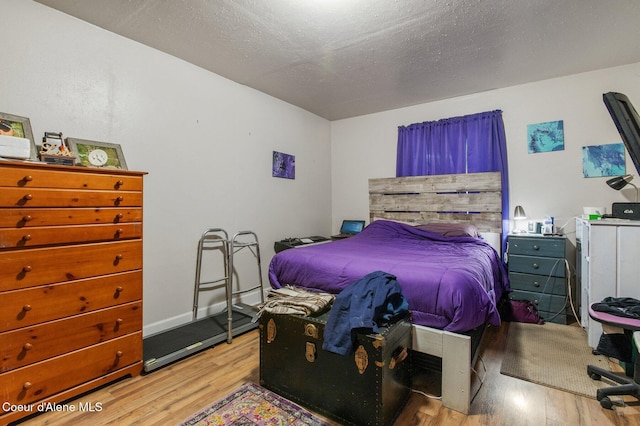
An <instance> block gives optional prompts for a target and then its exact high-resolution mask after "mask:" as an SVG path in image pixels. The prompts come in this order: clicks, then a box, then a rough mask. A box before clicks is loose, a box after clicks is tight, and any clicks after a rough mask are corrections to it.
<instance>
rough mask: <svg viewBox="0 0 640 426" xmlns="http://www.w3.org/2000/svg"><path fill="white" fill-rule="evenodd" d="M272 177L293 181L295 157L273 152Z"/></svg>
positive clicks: (294, 176)
mask: <svg viewBox="0 0 640 426" xmlns="http://www.w3.org/2000/svg"><path fill="white" fill-rule="evenodd" d="M272 176H273V177H280V178H285V179H295V178H296V156H295V155H291V154H285V153H283V152H278V151H273V166H272Z"/></svg>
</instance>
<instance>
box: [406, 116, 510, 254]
mask: <svg viewBox="0 0 640 426" xmlns="http://www.w3.org/2000/svg"><path fill="white" fill-rule="evenodd" d="M465 172H466V173H479V172H500V173H501V174H502V246H503V247H502V248H503V253H504V250H505V246H506V238H507V234H508V233H509V173H508V172H509V170H508V167H507V141H506V137H505V132H504V123H503V122H502V111H500V110H496V111H488V112H481V113H478V114H471V115H465V116H462V117H454V118H447V119H443V120H438V121H427V122H424V123H416V124H411V125H409V126H400V127H398V152H397V157H396V176H398V177H400V176H424V175H439V174H449V173H465Z"/></svg>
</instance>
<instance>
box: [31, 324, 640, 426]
mask: <svg viewBox="0 0 640 426" xmlns="http://www.w3.org/2000/svg"><path fill="white" fill-rule="evenodd" d="M506 331H507V327H506V325H503V326H502V327H500V328H490V329H489V330H488V332H487V334H486V336H485V340H484V342H483V346H482V348H481V356H482V359H483V360H484V364H485V366H486V369H487V372H486V376H485V379H484V384H483V385H482V387H481V388H480V390H479V392H478V393H477V395H476V397H475V399H474V401H473V403H472V405H471V413H470V414H469V415H466V416H465V415H463V414H461V413H458V412H455V411H452V410H449V409H446V408H444V407H442V405H441V404H440V402H439V401H438V400H435V399H429V398H426V397H424V396H422V395H420V394H417V393H415V394H413V395H412V396H411V398H410V400H409V402H408V403H407V405H406V407H405V409H404V410H403V412H402V414H401V415H400V417H399V418H398V419H397V421H396V423H395V424H396V425H416V426H417V425H456V426H457V425H509V426H511V425H536V426H538V425H640V405H639V404H638V403H636V402H635V399H634V398H630V399H629V404H628V405H626V406H624V407H616V408H615V410H613V411H610V410H605V409H603V408H601V407H600V404H599V403H598V402H597V401H596V400H595V399H590V398H584V397H579V396H576V395H573V394H570V393H566V392H561V391H558V390H555V389H551V388H547V387H544V386H539V385H535V384H532V383H529V382H525V381H522V380H518V379H514V378H511V377H507V376H503V375H501V374H500V364H501V360H502V351H503V348H504V344H505V337H506ZM258 356H259V341H258V331H257V330H255V331H251V332H249V333H247V334H244V335H242V336H239V337H237V338H236V339H234V342H233V343H232V344H231V345H228V344H226V343H221V344H220V345H218V346H216V347H214V348H211V349H209V350H207V351H204V352H202V353H200V354H197V355H194V356H192V357H190V358H187V359H185V360H182V361H180V362H177V363H175V364H172V365H170V366H167V367H164V368H162V369H159V370H157V371H154V372H152V373H149V374H146V375H144V376H139V377H135V378H128V379H124V380H121V381H119V382H117V383H114V384H111V385H109V386H106V387H104V388H102V389H99V390H96V391H94V392H91V393H89V394H86V395H84V396H81V397H79V398H77V399H75V400H73V401H70V402H68V404H71V405H74V404H75V405H76V406H77V404H79V403H82V404H87V403H91V404H93V406H96V405H101V407H102V409H101V411H99V412H93V413H88V412H85V413H79V412H74V413H45V414H42V415H39V416H37V417H35V418H32V419H29V420H26V421H24V422H23V423H22V424H24V425H69V424H74V425H93V426H96V425H118V426H120V425H133V424H139V425H145V426H149V425H162V426H166V425H172V424H178V423H180V422H181V421H182V420H184V419H185V418H187V417H189V416H190V415H191V414H193V413H195V412H197V411H198V410H200V409H201V408H204V407H206V406H207V405H209V404H210V403H212V402H214V401H216V400H217V399H219V398H222V397H223V396H225V395H226V394H228V393H230V392H231V391H233V390H234V389H235V388H237V387H239V386H240V385H242V384H243V383H246V382H249V381H251V382H255V383H258V380H259V371H258V368H259V358H258ZM585 374H586V369H585Z"/></svg>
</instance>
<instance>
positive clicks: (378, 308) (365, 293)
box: [322, 271, 409, 355]
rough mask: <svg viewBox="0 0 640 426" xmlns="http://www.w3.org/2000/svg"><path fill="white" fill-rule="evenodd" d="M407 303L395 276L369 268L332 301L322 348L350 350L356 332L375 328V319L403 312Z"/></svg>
mask: <svg viewBox="0 0 640 426" xmlns="http://www.w3.org/2000/svg"><path fill="white" fill-rule="evenodd" d="M408 312H409V304H408V303H407V300H406V299H405V298H404V295H403V294H402V290H401V289H400V284H398V281H396V277H394V276H393V275H391V274H388V273H386V272H382V271H376V272H372V273H370V274H367V275H365V276H364V278H362V279H360V280H358V281H356V282H355V283H353V284H351V285H349V286H348V287H347V288H345V289H344V290H342V291H341V292H340V294H338V296H337V297H336V300H335V301H334V302H333V306H332V307H331V311H330V312H329V318H328V319H327V324H326V325H325V329H324V342H323V343H322V349H324V350H327V351H330V352H335V353H337V354H341V355H347V354H349V353H351V352H352V351H353V343H354V340H355V336H356V332H358V331H359V332H363V333H370V332H374V333H376V332H378V323H389V322H392V321H393V320H395V319H397V318H399V317H402V316H405V315H406V314H407V313H408Z"/></svg>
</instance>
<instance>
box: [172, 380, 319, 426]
mask: <svg viewBox="0 0 640 426" xmlns="http://www.w3.org/2000/svg"><path fill="white" fill-rule="evenodd" d="M180 425H181V426H186V425H216V426H223V425H224V426H231V425H234V426H249V425H251V426H254V425H255V426H266V425H282V426H288V425H291V426H293V425H313V426H327V425H330V423H327V422H325V421H324V420H322V419H320V418H318V417H316V416H314V415H313V414H311V413H310V412H308V411H306V410H304V409H303V408H301V407H299V406H298V405H296V404H294V403H292V402H291V401H288V400H286V399H284V398H282V397H281V396H279V395H277V394H275V393H273V392H271V391H269V390H267V389H264V388H263V387H260V386H258V385H256V384H254V383H247V384H244V385H242V386H241V387H240V388H239V389H237V390H236V391H235V392H232V393H231V394H229V395H227V396H226V397H224V398H222V399H221V400H219V401H217V402H215V403H213V404H211V405H210V406H209V407H207V408H205V409H204V410H202V411H200V412H198V413H196V414H194V415H193V416H191V417H189V418H188V419H187V420H185V421H184V422H182V423H180Z"/></svg>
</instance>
